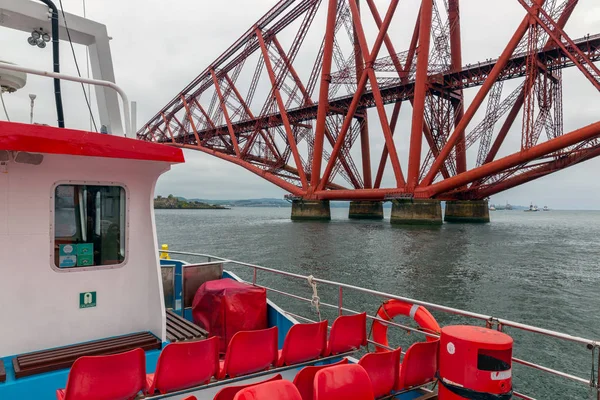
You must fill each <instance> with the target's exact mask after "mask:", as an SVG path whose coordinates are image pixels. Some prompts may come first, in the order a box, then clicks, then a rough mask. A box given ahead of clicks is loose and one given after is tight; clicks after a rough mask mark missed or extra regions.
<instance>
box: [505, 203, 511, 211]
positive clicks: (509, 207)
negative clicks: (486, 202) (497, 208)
mask: <svg viewBox="0 0 600 400" xmlns="http://www.w3.org/2000/svg"><path fill="white" fill-rule="evenodd" d="M504 209H505V210H512V206H511V205H510V204H509V203H508V202H506V207H504Z"/></svg>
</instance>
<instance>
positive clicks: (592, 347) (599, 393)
mask: <svg viewBox="0 0 600 400" xmlns="http://www.w3.org/2000/svg"><path fill="white" fill-rule="evenodd" d="M160 252H161V253H170V254H177V255H183V256H193V257H202V258H205V259H206V260H207V262H206V263H194V264H193V265H194V266H201V265H203V264H206V265H212V264H214V263H215V262H219V263H222V264H223V265H224V266H226V265H235V266H241V267H244V268H248V269H250V270H251V271H252V280H251V281H246V282H248V283H250V284H253V285H256V286H259V287H262V288H264V289H266V290H268V291H270V292H273V293H277V294H280V295H283V296H286V297H289V298H292V299H295V300H298V301H302V302H308V303H313V302H314V299H312V298H308V297H302V296H298V295H295V294H292V293H288V292H286V291H283V290H279V289H275V288H272V287H268V286H264V285H260V284H258V283H257V272H258V271H264V272H268V273H272V274H276V275H281V276H285V277H288V278H293V279H298V280H302V281H304V282H307V281H309V279H310V281H312V282H314V283H317V284H322V285H326V286H330V287H333V288H337V290H338V304H337V305H335V304H329V303H326V302H319V306H323V307H326V308H330V309H336V310H337V311H338V314H339V315H341V314H342V312H347V313H353V314H357V313H359V312H362V311H356V310H352V309H349V308H347V307H344V304H343V301H344V293H345V292H346V291H355V292H360V293H365V294H370V295H373V296H376V297H380V298H382V299H385V300H389V299H396V300H400V301H404V302H408V303H412V304H418V305H421V306H424V307H426V308H427V309H429V310H437V311H441V312H444V313H448V314H453V315H458V316H461V317H467V318H471V319H474V320H478V321H480V322H483V323H485V326H486V327H487V328H490V329H497V330H499V331H502V330H503V328H504V327H511V328H515V329H518V330H521V331H525V332H531V333H534V334H539V335H544V336H548V337H552V338H556V339H559V340H563V341H567V342H574V343H578V344H582V345H585V346H586V348H587V349H588V350H589V351H590V352H591V355H592V365H591V371H592V374H591V378H589V379H585V378H581V377H579V376H576V375H573V374H569V373H567V372H563V371H559V370H556V369H553V368H548V367H545V366H543V365H540V364H537V363H534V362H531V361H527V360H523V359H520V358H516V357H513V358H512V361H513V362H514V363H516V364H520V365H523V366H526V367H529V368H532V369H535V370H538V371H541V372H544V373H547V374H551V375H554V376H559V377H562V378H565V379H569V380H571V381H574V382H578V383H579V384H583V385H586V386H587V387H589V388H590V389H591V390H593V391H594V392H595V395H594V396H593V398H595V399H596V400H600V387H599V382H600V341H597V340H592V339H586V338H583V337H579V336H574V335H569V334H567V333H562V332H558V331H554V330H550V329H545V328H539V327H536V326H533V325H528V324H523V323H520V322H515V321H511V320H507V319H503V318H497V317H494V316H492V315H485V314H479V313H474V312H470V311H466V310H461V309H458V308H453V307H447V306H443V305H439V304H434V303H429V302H425V301H421V300H415V299H410V298H407V297H403V296H398V295H395V294H392V293H385V292H381V291H377V290H373V289H367V288H362V287H359V286H355V285H350V284H347V283H341V282H335V281H331V280H327V279H320V278H317V277H314V276H310V277H309V276H306V275H300V274H295V273H292V272H286V271H281V270H277V269H273V268H268V267H263V266H260V265H256V264H251V263H246V262H242V261H236V260H231V259H226V258H222V257H217V256H213V255H209V254H202V253H193V252H186V251H169V250H160ZM284 312H285V313H286V314H288V315H289V316H291V317H294V318H296V319H298V320H303V321H308V322H314V321H313V320H311V319H309V318H306V317H304V316H301V315H298V314H296V313H292V312H289V311H287V310H284ZM367 318H368V319H370V320H372V321H375V320H377V321H381V322H382V323H385V324H387V325H389V326H393V327H396V328H400V329H402V330H405V331H410V332H415V333H419V334H422V335H425V336H433V337H438V335H435V334H432V333H429V332H424V331H422V330H419V329H415V328H412V327H409V326H406V325H403V324H399V323H397V322H394V321H387V320H383V319H381V318H379V317H378V316H374V315H369V314H367ZM368 342H369V343H370V344H374V345H377V346H379V347H387V346H385V345H383V344H380V343H376V342H374V341H373V340H371V339H369V340H368ZM387 348H388V349H390V350H393V349H392V348H390V347H387ZM596 371H597V372H596ZM513 394H514V396H515V397H518V398H521V399H526V400H536V399H535V398H533V397H530V396H528V395H526V394H523V393H519V392H516V391H515V392H514V393H513Z"/></svg>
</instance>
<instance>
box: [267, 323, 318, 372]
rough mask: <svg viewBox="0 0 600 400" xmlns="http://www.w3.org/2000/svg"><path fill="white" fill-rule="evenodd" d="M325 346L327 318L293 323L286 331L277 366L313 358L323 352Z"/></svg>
mask: <svg viewBox="0 0 600 400" xmlns="http://www.w3.org/2000/svg"><path fill="white" fill-rule="evenodd" d="M326 346H327V320H325V321H321V322H315V323H311V324H295V325H293V326H292V327H291V328H290V330H289V331H288V333H287V335H286V337H285V341H284V342H283V349H282V350H281V352H280V355H279V361H278V363H277V365H278V366H283V365H293V364H297V363H301V362H303V361H308V360H314V359H316V358H319V356H320V355H321V354H324V353H325V351H326Z"/></svg>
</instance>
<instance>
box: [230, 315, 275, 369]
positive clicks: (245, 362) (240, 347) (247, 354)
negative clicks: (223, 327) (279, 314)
mask: <svg viewBox="0 0 600 400" xmlns="http://www.w3.org/2000/svg"><path fill="white" fill-rule="evenodd" d="M278 355H279V353H278V351H277V327H276V326H274V327H272V328H268V329H261V330H256V331H240V332H237V333H236V334H235V335H233V337H232V338H231V341H230V342H229V345H228V346H227V353H226V354H225V364H224V366H223V369H222V370H221V373H220V375H219V378H220V379H223V378H225V376H227V375H229V377H230V378H234V377H236V376H240V375H245V374H250V373H252V372H257V371H262V370H264V369H267V368H268V367H269V366H271V365H276V364H277V356H278Z"/></svg>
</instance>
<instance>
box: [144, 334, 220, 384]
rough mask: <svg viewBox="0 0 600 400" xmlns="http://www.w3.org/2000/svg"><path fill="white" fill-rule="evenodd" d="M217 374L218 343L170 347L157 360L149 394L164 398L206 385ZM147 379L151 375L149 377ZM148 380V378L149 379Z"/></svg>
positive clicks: (199, 341)
mask: <svg viewBox="0 0 600 400" xmlns="http://www.w3.org/2000/svg"><path fill="white" fill-rule="evenodd" d="M218 372H219V339H218V338H217V337H212V338H210V339H206V340H197V341H191V342H180V343H171V344H169V345H167V346H166V347H165V348H164V349H163V351H162V352H161V353H160V356H159V357H158V362H157V363H156V372H155V373H154V374H153V379H152V381H150V384H149V385H148V393H149V394H153V393H154V392H155V391H156V390H158V391H159V392H160V393H162V394H165V393H169V392H174V391H176V390H182V389H187V388H190V387H194V386H198V385H202V384H205V383H208V381H209V380H210V379H211V378H212V377H213V376H216V375H217V374H218ZM149 376H150V375H149ZM149 376H148V377H149Z"/></svg>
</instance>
